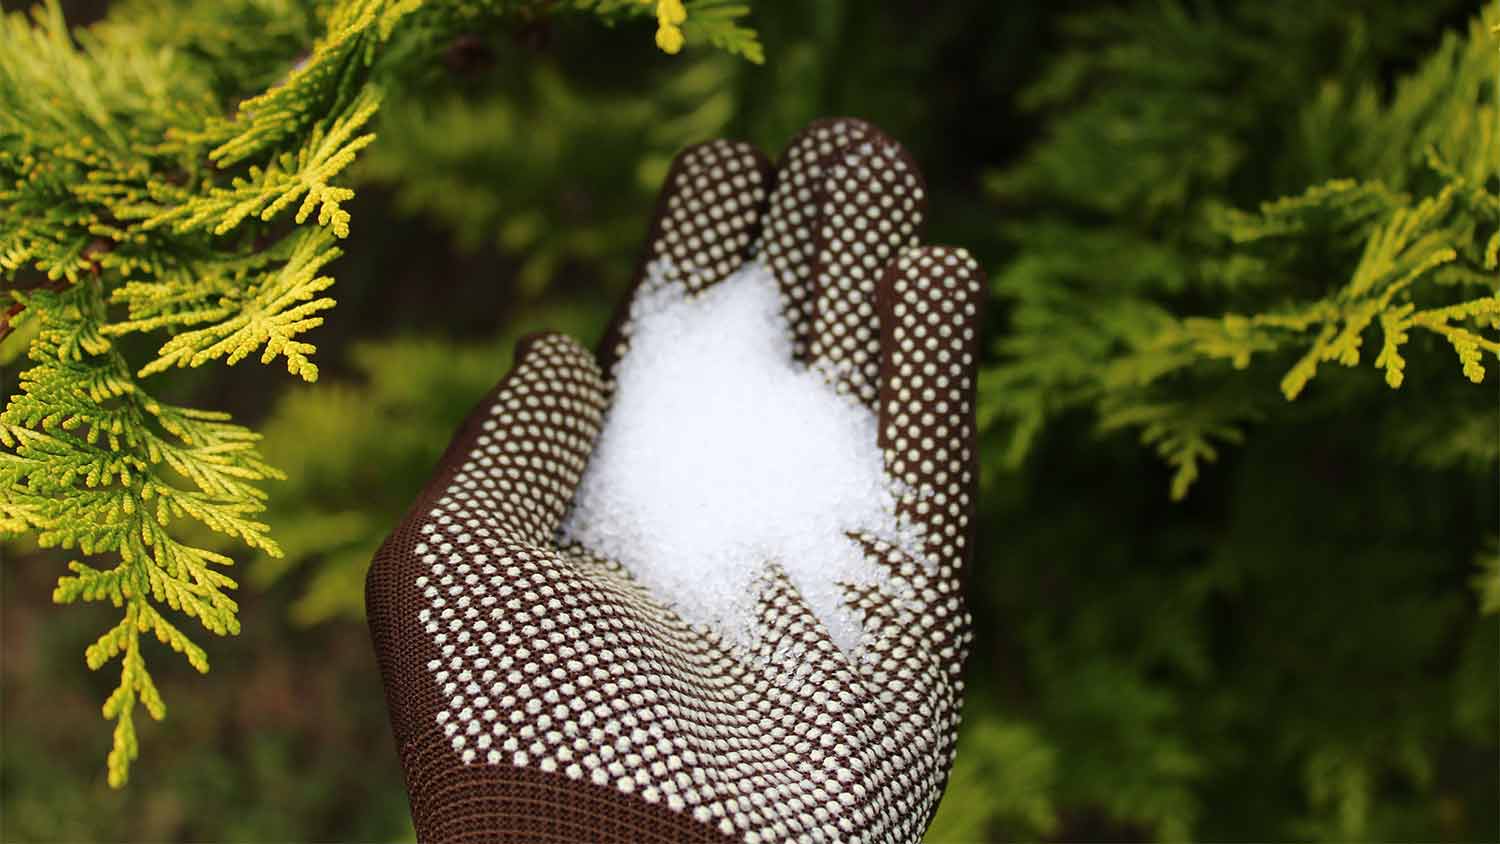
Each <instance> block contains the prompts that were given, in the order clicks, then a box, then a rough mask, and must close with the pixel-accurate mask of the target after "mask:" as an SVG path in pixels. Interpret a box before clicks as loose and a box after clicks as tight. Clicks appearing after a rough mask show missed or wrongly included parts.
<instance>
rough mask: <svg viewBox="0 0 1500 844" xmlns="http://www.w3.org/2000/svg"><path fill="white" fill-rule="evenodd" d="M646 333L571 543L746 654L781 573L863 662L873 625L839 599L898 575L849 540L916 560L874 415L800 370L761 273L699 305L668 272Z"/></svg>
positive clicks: (624, 374) (611, 417)
mask: <svg viewBox="0 0 1500 844" xmlns="http://www.w3.org/2000/svg"><path fill="white" fill-rule="evenodd" d="M631 321H632V331H631V336H630V349H629V351H628V352H627V353H626V355H625V357H624V358H623V359H622V360H621V361H620V363H619V364H618V366H617V368H616V370H615V374H616V387H615V394H614V401H613V404H612V406H611V407H610V410H609V412H608V415H607V416H606V417H605V420H604V428H603V431H602V433H601V435H600V437H599V440H598V442H597V444H596V446H595V449H594V452H593V455H592V456H591V458H590V460H589V464H588V468H587V470H586V471H585V473H584V476H583V480H582V483H581V485H580V487H579V490H578V495H577V498H576V499H575V501H574V506H573V510H572V511H571V513H570V514H569V516H568V518H567V520H566V522H565V524H564V526H563V536H564V538H565V539H568V540H572V541H576V542H578V543H580V544H582V545H583V546H584V547H586V548H589V549H591V550H593V551H595V552H597V553H600V554H602V555H604V556H606V557H609V558H612V559H614V560H617V561H619V562H620V563H621V564H622V565H624V566H625V568H626V569H628V570H629V571H630V572H631V573H632V574H633V575H634V576H635V578H636V579H637V580H638V581H639V582H640V583H641V584H642V585H644V586H645V587H646V588H647V589H648V590H650V591H651V592H652V594H654V595H655V596H656V597H657V598H659V599H660V600H661V601H663V602H664V603H665V604H667V605H668V606H669V607H671V608H672V609H673V610H675V611H676V612H677V613H678V615H680V616H681V617H682V619H683V620H684V621H686V622H687V623H689V624H692V625H703V626H707V627H708V628H710V629H712V630H714V631H717V632H718V633H719V634H721V635H722V636H723V638H724V639H725V640H726V642H728V643H729V644H730V645H743V646H747V647H748V646H750V645H751V644H752V643H753V642H754V640H755V638H756V631H755V625H756V614H755V610H756V599H757V597H758V596H759V594H760V593H761V590H762V589H763V587H764V585H765V583H766V580H765V578H766V574H767V564H768V563H772V562H774V563H776V564H777V565H779V566H780V567H781V568H782V569H783V570H784V571H785V572H786V574H787V576H788V578H789V579H790V580H791V582H792V583H793V584H794V585H795V586H796V587H797V589H798V591H799V592H800V594H801V595H802V598H803V599H804V600H805V601H806V602H807V604H808V605H809V607H810V608H811V609H812V610H813V612H814V613H815V614H816V615H817V617H818V619H819V620H820V621H821V622H822V624H823V625H824V626H825V627H826V628H827V630H828V632H829V634H830V636H831V637H832V639H833V641H834V643H835V644H837V645H838V646H839V647H840V648H841V649H843V650H844V651H845V652H846V653H848V654H851V655H853V654H854V652H855V650H856V649H857V647H858V644H859V638H860V623H859V620H858V618H856V617H855V616H854V614H853V613H851V612H850V611H849V610H848V609H847V608H845V607H844V605H843V601H844V594H843V591H842V589H841V588H840V586H839V584H872V583H878V582H880V580H881V579H882V577H883V573H882V572H881V570H880V569H879V568H878V567H877V566H876V565H875V564H873V563H871V562H870V561H868V560H867V559H866V558H865V556H864V553H863V551H862V549H861V548H860V546H858V545H857V544H856V543H855V541H854V540H853V539H851V538H850V534H868V535H872V536H879V537H882V538H885V539H887V540H890V541H894V542H897V543H899V544H901V545H903V546H905V547H908V548H910V547H914V541H913V537H912V536H911V535H910V531H909V530H905V529H904V528H903V526H902V525H899V524H898V523H897V519H896V517H895V515H894V504H895V490H894V487H893V485H892V483H891V481H890V480H889V479H888V478H887V477H886V475H885V472H884V469H883V465H884V461H883V459H882V455H881V450H880V448H879V447H878V445H877V440H876V435H877V422H876V418H875V414H874V413H873V412H872V411H871V410H870V409H869V408H867V407H865V406H863V405H861V404H860V403H859V402H858V401H856V400H855V399H853V398H850V397H848V396H845V395H840V394H839V393H837V392H836V391H835V390H834V388H833V387H831V386H829V384H828V383H827V381H826V380H825V379H824V378H823V376H822V375H820V374H819V373H817V372H815V371H813V370H810V369H808V368H807V367H805V366H803V365H802V364H800V363H797V362H795V361H793V359H792V348H791V339H790V335H789V333H788V329H787V324H786V319H785V317H784V316H783V315H782V313H781V301H780V295H779V293H778V290H777V285H776V281H775V278H774V277H773V276H772V275H771V273H770V271H769V270H767V269H766V268H765V267H764V266H762V265H761V264H759V263H758V262H754V261H752V262H750V263H748V264H746V265H745V266H744V267H742V268H741V269H740V270H739V271H738V272H736V273H735V274H734V275H732V276H731V277H729V278H728V279H726V280H724V281H723V282H721V283H719V284H717V285H714V286H712V287H710V288H709V289H708V290H707V291H705V292H703V293H701V294H699V295H696V296H689V295H687V293H686V291H685V289H684V287H683V286H682V285H681V284H676V283H670V284H669V283H664V282H662V281H661V273H660V271H659V270H658V271H657V272H656V273H655V274H654V278H653V279H650V280H648V283H647V284H646V285H645V286H644V287H643V292H642V294H641V295H640V296H638V297H637V299H636V302H635V304H634V305H633V309H632V311H631Z"/></svg>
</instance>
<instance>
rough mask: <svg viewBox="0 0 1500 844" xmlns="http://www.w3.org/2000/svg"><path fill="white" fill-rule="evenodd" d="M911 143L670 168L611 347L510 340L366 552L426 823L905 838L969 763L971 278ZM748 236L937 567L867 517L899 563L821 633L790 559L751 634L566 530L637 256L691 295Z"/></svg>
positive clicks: (973, 272)
mask: <svg viewBox="0 0 1500 844" xmlns="http://www.w3.org/2000/svg"><path fill="white" fill-rule="evenodd" d="M923 191H924V189H923V183H922V179H921V176H920V174H919V173H918V172H917V169H916V168H915V166H914V165H913V164H912V162H911V160H910V158H909V157H908V156H907V154H906V153H905V151H904V150H903V149H901V147H900V146H898V145H897V144H895V143H894V142H893V141H891V140H890V139H888V138H886V137H885V136H884V135H883V134H881V133H880V132H879V131H878V130H876V129H874V128H873V127H871V126H869V125H867V124H864V123H862V122H859V121H856V120H848V119H838V120H826V121H820V122H818V123H815V124H813V125H812V126H810V127H808V128H807V129H806V130H804V131H803V132H802V133H801V134H800V135H799V136H798V137H797V138H796V139H795V140H794V141H793V143H792V145H791V146H790V148H789V149H788V151H787V153H786V155H785V156H784V158H783V162H782V166H781V168H780V171H779V172H773V168H772V167H771V166H770V165H769V164H768V162H767V161H766V159H765V158H764V157H763V156H762V155H761V154H760V153H758V152H757V151H756V150H754V149H753V148H750V147H748V146H745V145H743V144H738V143H731V142H727V141H715V142H710V143H707V144H703V145H699V146H696V147H692V148H690V149H688V150H686V151H685V152H683V153H682V154H681V155H680V156H679V157H678V159H677V160H676V162H675V163H674V165H673V167H672V169H671V171H670V172H669V174H668V177H667V182H666V185H665V187H664V189H663V193H662V197H661V199H660V201H659V203H658V206H657V211H656V215H655V219H654V222H653V223H652V226H651V230H650V234H649V236H648V241H647V248H646V252H645V254H644V256H643V257H642V261H641V265H640V268H639V271H638V273H637V285H636V290H633V291H632V293H631V294H630V297H627V299H626V302H625V303H624V304H623V305H622V306H621V307H620V308H619V310H618V311H617V313H616V318H615V320H614V321H613V322H612V323H611V325H610V328H609V330H608V332H607V334H606V336H605V340H604V342H603V344H602V346H601V349H600V352H599V354H598V356H597V358H596V357H595V356H594V355H592V354H590V353H589V352H587V351H586V350H584V349H583V348H581V347H580V346H578V345H577V344H576V343H575V342H573V341H572V340H570V339H568V338H566V337H562V336H560V335H540V336H535V337H531V338H528V339H527V340H525V341H523V342H522V344H521V345H520V347H519V348H518V349H517V355H516V361H517V363H516V365H515V368H514V369H513V371H512V372H511V373H510V374H509V375H507V376H506V377H505V378H504V379H503V380H502V381H501V382H500V383H499V384H498V385H496V387H495V388H494V389H493V390H492V391H491V392H490V393H489V394H488V395H487V396H485V398H484V399H483V401H481V402H480V404H479V405H478V407H477V408H476V409H475V410H474V411H473V413H472V414H471V415H470V416H469V418H468V419H467V420H466V421H465V422H464V424H463V426H462V427H461V429H460V430H459V432H458V434H457V435H456V436H455V437H454V440H453V442H452V443H451V444H450V446H449V447H448V450H447V452H446V453H445V454H444V455H443V458H442V459H441V461H440V463H439V465H438V468H437V471H436V473H435V475H434V477H433V479H432V480H431V482H430V483H429V484H428V485H427V487H426V488H425V489H424V491H423V492H422V494H421V495H420V496H419V498H418V500H417V501H416V502H415V504H413V506H412V508H411V510H410V511H409V512H408V513H407V515H406V517H405V518H404V519H403V521H402V522H401V524H400V525H399V526H398V527H397V528H396V529H395V531H394V532H393V533H392V534H391V536H390V537H389V538H388V539H387V540H386V542H385V544H384V545H383V546H382V547H381V549H380V551H379V552H378V553H377V555H376V558H375V560H374V562H373V564H372V565H371V568H370V573H369V576H368V579H367V594H366V602H367V608H368V614H369V620H370V629H371V634H372V636H373V639H374V644H375V651H376V655H377V657H378V659H379V663H380V667H381V672H382V675H383V679H384V683H385V689H386V698H387V704H388V706H389V709H390V713H391V723H392V727H393V729H394V732H395V737H396V744H397V748H398V751H399V754H400V757H401V761H402V765H403V767H404V769H405V773H406V781H407V788H408V791H409V793H410V797H411V808H412V815H413V819H414V821H415V825H416V830H417V835H418V837H419V839H421V840H422V841H443V842H448V841H497V840H515V841H558V842H562V841H568V842H572V841H701V840H741V841H746V842H773V841H791V840H810V841H917V840H920V838H921V835H922V833H923V831H924V830H925V828H926V825H927V823H928V821H929V820H930V819H931V816H932V813H933V811H934V809H935V808H936V806H937V802H938V799H939V797H940V796H941V793H942V788H943V784H944V781H945V779H946V777H947V772H948V769H949V766H950V765H951V763H952V759H953V750H954V735H955V730H956V728H957V725H958V715H959V709H960V706H961V700H962V691H963V682H962V680H961V676H960V675H961V669H962V665H963V660H964V657H965V654H966V651H967V644H968V636H969V633H968V615H967V611H966V610H965V607H964V602H963V596H962V588H961V577H962V572H963V570H964V567H965V564H966V563H967V561H968V560H969V558H970V553H971V549H970V542H971V537H972V533H973V531H972V528H973V525H972V521H973V513H974V499H973V492H974V486H975V481H976V477H975V473H976V468H975V456H976V455H975V433H974V430H975V429H974V386H975V384H974V378H975V365H976V349H975V345H976V342H977V329H978V322H979V317H980V307H981V303H982V298H983V297H982V292H981V291H982V279H983V275H982V273H981V272H980V269H979V267H978V266H977V264H976V263H975V262H974V261H973V260H972V259H971V258H970V257H969V256H968V255H967V254H965V253H964V252H963V251H961V250H956V249H947V248H940V247H927V246H921V245H919V243H920V240H919V239H920V232H921V227H922V221H923V216H924V209H925V196H924V193H923ZM752 255H754V256H756V257H757V258H758V259H759V260H760V261H762V262H763V263H764V264H765V265H766V266H768V267H769V268H770V269H771V270H772V272H773V273H774V274H775V277H776V281H777V284H778V286H779V288H780V290H781V294H782V301H783V304H784V307H785V311H786V314H787V317H788V323H789V325H790V327H791V330H792V332H793V341H794V351H795V354H796V355H797V357H798V358H799V359H800V360H803V361H804V362H806V363H809V364H810V365H812V366H814V367H815V368H817V369H819V370H820V371H822V372H823V373H824V374H825V375H826V377H828V378H829V380H830V382H831V383H833V384H835V385H836V386H837V387H838V388H839V389H840V390H841V391H845V392H848V393H849V394H851V395H853V396H856V397H857V398H858V399H859V400H860V401H863V402H865V403H866V404H867V405H868V406H870V407H871V408H872V409H874V411H875V413H876V416H877V418H878V420H879V445H880V447H881V449H882V451H883V454H884V459H885V470H886V472H887V474H888V475H889V476H890V477H891V478H892V479H893V480H895V481H897V482H898V484H899V485H900V488H901V489H902V490H903V492H902V494H901V497H900V498H899V500H898V501H897V510H898V513H899V515H900V516H901V517H902V518H903V519H907V520H909V521H910V522H911V523H913V524H916V525H919V526H920V527H921V530H922V536H923V541H924V543H925V548H924V549H923V550H924V551H925V555H926V556H927V558H928V560H927V561H926V562H923V561H918V560H914V559H912V558H911V557H910V556H908V555H907V553H905V552H904V551H902V550H901V549H899V548H897V547H895V546H893V545H891V544H889V543H887V542H883V541H881V540H880V539H878V538H874V537H858V539H859V540H860V541H861V543H862V545H863V547H864V548H865V550H866V553H867V554H868V556H869V558H870V560H871V561H872V562H873V563H874V564H876V565H877V566H879V567H880V568H881V569H882V570H883V571H884V572H885V573H886V575H887V579H886V582H884V583H882V584H879V585H875V586H871V585H866V586H861V587H858V588H855V587H850V588H849V589H847V605H848V607H849V608H850V609H851V611H853V612H854V613H855V614H856V615H857V617H859V618H860V619H861V620H862V622H863V627H864V632H865V641H864V644H863V646H862V647H861V649H860V650H859V651H858V652H857V653H856V654H855V655H854V656H853V657H851V656H850V655H848V654H846V653H844V652H842V651H841V650H840V649H839V648H837V647H835V646H834V644H833V643H832V642H831V641H830V639H829V636H828V634H827V631H825V630H823V629H822V628H821V625H820V624H819V622H818V621H817V619H816V618H815V617H814V615H813V613H812V612H811V611H810V610H809V609H808V607H807V605H806V604H805V603H804V602H803V600H802V599H801V597H800V596H799V595H798V594H797V592H796V589H795V588H794V587H792V585H791V584H790V582H789V581H788V580H787V579H786V577H785V576H784V575H783V574H782V573H781V572H780V569H779V567H777V566H776V565H775V561H768V563H769V564H770V566H771V576H770V578H769V585H768V586H767V587H766V589H765V591H764V592H763V593H762V594H761V595H759V596H758V603H757V606H758V608H759V610H758V616H759V623H760V628H761V629H760V631H759V632H760V637H759V639H758V640H757V642H756V645H755V646H754V649H753V650H751V651H747V650H745V649H743V648H735V647H731V646H730V645H729V644H728V643H726V642H724V641H722V640H720V639H718V638H717V637H716V636H714V635H713V634H711V633H707V632H704V631H703V630H702V629H701V628H700V629H694V628H692V627H690V626H689V625H687V624H686V623H684V622H683V621H682V620H681V619H680V618H679V617H677V615H676V614H675V613H673V612H671V611H670V610H668V609H667V608H666V607H664V606H663V605H662V603H661V602H660V601H659V600H657V599H656V598H654V597H653V596H652V595H651V594H650V593H648V592H647V591H646V590H644V589H643V588H642V587H641V586H640V585H639V584H637V583H636V582H634V581H633V579H632V578H631V575H630V573H629V572H628V571H626V570H624V569H623V568H622V567H621V566H620V565H618V564H617V563H615V562H613V561H610V560H605V559H600V558H598V557H597V556H595V555H594V554H592V553H590V552H589V551H587V550H586V549H583V548H580V547H577V546H564V545H562V544H561V543H560V542H559V540H558V538H557V532H558V527H559V525H560V523H561V522H562V519H563V517H564V515H565V513H566V512H567V509H568V507H569V504H570V502H571V500H572V497H573V494H574V491H575V489H576V487H577V485H578V482H579V478H580V476H581V475H582V473H583V470H584V467H585V465H586V463H587V461H588V458H589V454H590V452H591V450H592V445H593V442H594V439H595V437H596V436H597V434H598V432H599V428H600V425H601V422H602V419H603V417H604V412H605V409H606V408H607V407H608V404H609V401H610V393H611V389H612V384H611V378H610V373H611V372H612V371H613V369H614V367H615V364H616V362H617V361H619V360H620V359H621V358H622V357H623V356H624V355H625V354H627V353H628V351H629V347H630V333H631V330H630V329H631V326H630V322H629V314H630V307H629V304H630V301H631V297H633V296H634V295H636V293H637V292H639V289H640V286H641V284H642V283H643V282H642V280H643V279H646V278H647V277H648V275H650V274H648V273H647V272H646V268H647V267H648V266H649V267H655V268H657V273H656V274H657V275H659V274H660V272H661V268H663V267H666V268H668V271H669V272H672V273H676V274H677V275H676V277H675V279H674V280H675V281H679V282H681V283H682V284H683V285H685V286H686V287H687V289H688V290H690V291H701V290H702V289H704V288H706V287H707V286H709V285H712V284H714V283H717V282H718V281H720V280H723V279H724V278H725V277H727V276H729V275H730V274H731V273H733V272H734V271H735V270H736V269H738V268H739V267H740V266H741V265H742V264H743V263H744V262H745V261H746V260H747V259H748V258H749V257H750V256H752Z"/></svg>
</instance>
